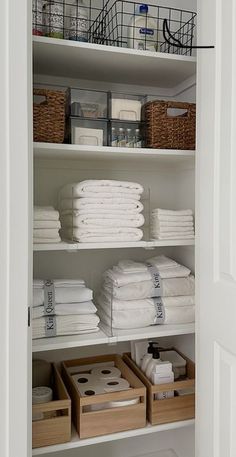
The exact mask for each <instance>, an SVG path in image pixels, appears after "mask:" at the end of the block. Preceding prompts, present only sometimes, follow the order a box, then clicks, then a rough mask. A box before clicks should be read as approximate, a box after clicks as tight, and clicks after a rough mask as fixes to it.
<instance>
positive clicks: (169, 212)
mask: <svg viewBox="0 0 236 457" xmlns="http://www.w3.org/2000/svg"><path fill="white" fill-rule="evenodd" d="M152 214H158V216H159V215H162V216H192V215H193V212H192V210H191V209H183V210H180V211H175V210H169V209H161V208H156V209H153V210H152Z"/></svg>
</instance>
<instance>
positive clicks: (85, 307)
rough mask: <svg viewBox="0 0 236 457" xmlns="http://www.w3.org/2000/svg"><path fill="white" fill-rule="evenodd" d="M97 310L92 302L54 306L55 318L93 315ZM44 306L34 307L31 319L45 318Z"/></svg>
mask: <svg viewBox="0 0 236 457" xmlns="http://www.w3.org/2000/svg"><path fill="white" fill-rule="evenodd" d="M96 312H97V308H96V306H95V305H94V303H93V302H92V301H87V302H81V303H62V304H60V305H56V306H55V313H54V314H55V315H56V316H68V315H70V314H78V315H81V314H95V313H96ZM45 315H46V314H45V312H44V306H35V307H34V308H33V310H32V317H33V319H37V318H39V317H43V316H45Z"/></svg>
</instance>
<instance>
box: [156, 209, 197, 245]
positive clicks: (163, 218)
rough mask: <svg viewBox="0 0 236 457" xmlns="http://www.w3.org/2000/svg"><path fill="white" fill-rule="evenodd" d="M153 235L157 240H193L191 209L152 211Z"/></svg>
mask: <svg viewBox="0 0 236 457" xmlns="http://www.w3.org/2000/svg"><path fill="white" fill-rule="evenodd" d="M151 236H152V238H154V239H157V240H170V239H171V240H178V239H180V240H191V239H193V238H194V225H193V212H192V210H191V209H186V210H182V211H171V210H166V209H160V208H157V209H154V210H153V211H152V213H151Z"/></svg>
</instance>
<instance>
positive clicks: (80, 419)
mask: <svg viewBox="0 0 236 457" xmlns="http://www.w3.org/2000/svg"><path fill="white" fill-rule="evenodd" d="M106 362H114V365H115V366H116V367H117V368H119V369H120V371H121V373H122V377H123V378H125V379H127V381H129V383H130V386H131V387H132V389H129V390H125V391H121V392H112V393H105V394H101V395H95V396H91V397H82V396H81V395H80V394H79V392H78V390H77V388H76V384H75V381H74V380H73V378H72V377H71V375H70V374H69V372H68V368H69V367H73V366H77V365H87V364H94V363H106ZM62 375H63V379H64V381H65V384H66V386H67V388H68V392H69V394H70V396H71V399H72V417H73V422H74V424H75V427H76V429H77V432H78V434H79V436H80V438H90V437H93V436H100V435H108V434H109V433H115V432H121V431H124V430H132V429H136V428H140V427H145V425H146V388H145V386H144V385H143V383H142V382H141V381H140V379H139V378H138V377H137V376H136V375H135V374H134V373H133V372H132V370H130V368H129V367H128V366H127V365H126V363H125V362H124V361H123V360H122V357H121V356H119V355H112V354H110V355H102V356H97V357H89V358H83V359H78V360H69V361H66V362H62ZM135 398H139V401H140V402H139V403H138V404H136V405H130V406H123V407H118V408H110V409H102V410H100V411H87V409H88V406H93V405H96V404H99V403H106V402H111V401H119V400H132V399H135ZM86 407H87V408H86Z"/></svg>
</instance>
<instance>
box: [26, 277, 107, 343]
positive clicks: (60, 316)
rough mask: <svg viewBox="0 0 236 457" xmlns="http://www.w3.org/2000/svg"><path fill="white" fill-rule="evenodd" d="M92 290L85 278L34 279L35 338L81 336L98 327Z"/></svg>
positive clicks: (33, 325) (96, 329) (95, 330)
mask: <svg viewBox="0 0 236 457" xmlns="http://www.w3.org/2000/svg"><path fill="white" fill-rule="evenodd" d="M92 299H93V291H92V290H91V289H88V288H87V287H86V286H85V283H84V281H83V280H80V279H78V280H77V279H76V280H71V279H55V280H52V281H50V280H49V281H48V280H47V281H42V280H34V283H33V312H32V318H33V321H32V328H33V338H34V339H36V338H45V337H51V336H62V335H76V334H78V335H80V334H83V333H92V332H97V331H98V330H99V328H98V324H99V321H100V319H99V317H98V316H97V314H96V312H97V308H96V306H95V305H94V303H93V302H92Z"/></svg>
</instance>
